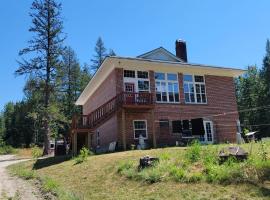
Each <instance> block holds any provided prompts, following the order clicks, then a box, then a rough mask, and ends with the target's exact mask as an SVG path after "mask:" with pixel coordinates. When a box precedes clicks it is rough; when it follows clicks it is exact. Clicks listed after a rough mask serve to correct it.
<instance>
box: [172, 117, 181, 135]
mask: <svg viewBox="0 0 270 200" xmlns="http://www.w3.org/2000/svg"><path fill="white" fill-rule="evenodd" d="M172 132H173V133H181V132H182V123H181V121H180V120H176V121H172Z"/></svg>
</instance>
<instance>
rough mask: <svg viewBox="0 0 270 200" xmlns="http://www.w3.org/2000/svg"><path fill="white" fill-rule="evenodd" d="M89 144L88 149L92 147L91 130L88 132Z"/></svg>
mask: <svg viewBox="0 0 270 200" xmlns="http://www.w3.org/2000/svg"><path fill="white" fill-rule="evenodd" d="M87 139H88V140H87V145H88V149H91V148H92V147H91V132H88V134H87Z"/></svg>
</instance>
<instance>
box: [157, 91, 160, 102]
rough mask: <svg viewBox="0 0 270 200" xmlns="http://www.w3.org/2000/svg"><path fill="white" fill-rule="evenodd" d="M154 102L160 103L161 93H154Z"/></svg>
mask: <svg viewBox="0 0 270 200" xmlns="http://www.w3.org/2000/svg"><path fill="white" fill-rule="evenodd" d="M156 100H157V101H161V93H160V92H157V93H156Z"/></svg>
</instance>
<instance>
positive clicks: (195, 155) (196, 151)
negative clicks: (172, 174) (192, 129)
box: [185, 140, 201, 163]
mask: <svg viewBox="0 0 270 200" xmlns="http://www.w3.org/2000/svg"><path fill="white" fill-rule="evenodd" d="M185 157H186V159H187V160H188V161H190V162H191V163H194V162H197V161H198V160H199V159H200V157H201V145H200V143H199V141H198V140H195V141H193V142H192V144H191V145H190V146H189V147H188V148H187V151H186V154H185Z"/></svg>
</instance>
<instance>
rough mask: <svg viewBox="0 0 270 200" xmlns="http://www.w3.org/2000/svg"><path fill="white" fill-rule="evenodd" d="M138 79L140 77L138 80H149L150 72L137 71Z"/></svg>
mask: <svg viewBox="0 0 270 200" xmlns="http://www.w3.org/2000/svg"><path fill="white" fill-rule="evenodd" d="M137 77H138V78H144V79H148V72H145V71H137Z"/></svg>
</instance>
